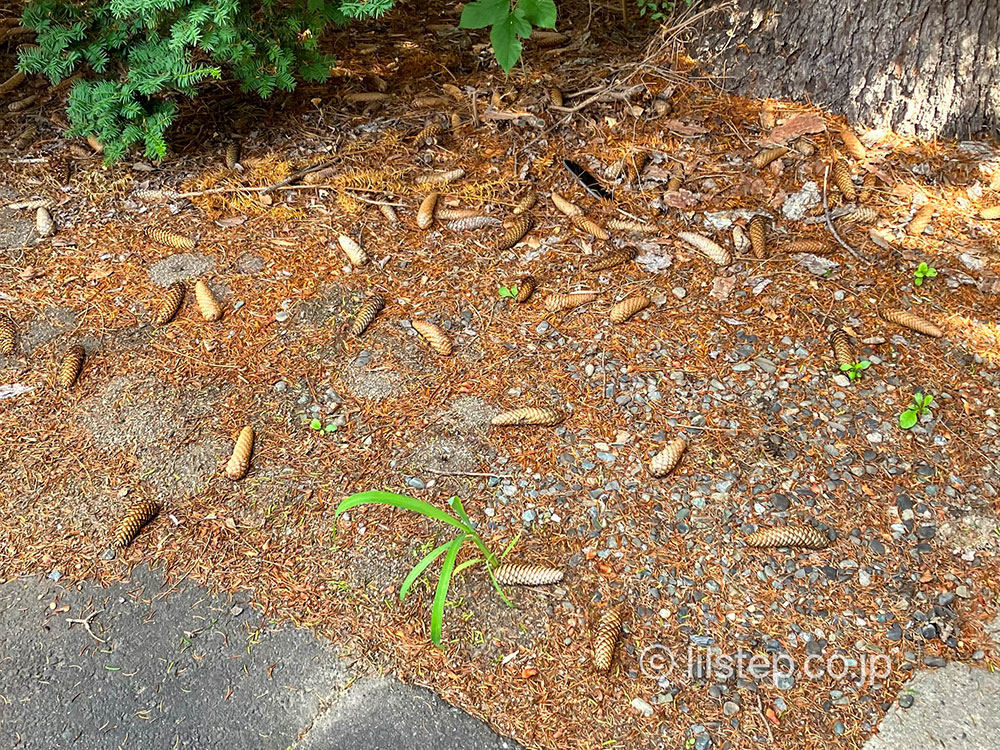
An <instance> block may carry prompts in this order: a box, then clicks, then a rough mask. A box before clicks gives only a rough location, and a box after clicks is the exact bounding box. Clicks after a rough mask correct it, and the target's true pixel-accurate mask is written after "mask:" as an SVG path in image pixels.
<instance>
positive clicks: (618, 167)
mask: <svg viewBox="0 0 1000 750" xmlns="http://www.w3.org/2000/svg"><path fill="white" fill-rule="evenodd" d="M624 171H625V160H624V159H619V160H618V161H616V162H612V163H611V164H609V165H608V166H607V168H605V170H604V179H606V180H617V179H618V178H619V177H621V176H622V172H624Z"/></svg>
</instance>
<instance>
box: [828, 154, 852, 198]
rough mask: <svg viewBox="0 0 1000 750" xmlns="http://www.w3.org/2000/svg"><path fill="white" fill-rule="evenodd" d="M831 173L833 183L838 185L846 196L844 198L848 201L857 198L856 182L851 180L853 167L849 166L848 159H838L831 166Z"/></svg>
mask: <svg viewBox="0 0 1000 750" xmlns="http://www.w3.org/2000/svg"><path fill="white" fill-rule="evenodd" d="M830 175H831V177H832V178H833V184H834V185H836V186H837V189H838V190H840V192H841V194H842V195H843V196H844V200H846V201H848V202H851V201H854V200H857V197H858V193H857V191H856V190H855V189H854V182H853V180H851V169H850V167H848V166H847V162H846V161H844V160H843V159H837V161H835V162H834V163H833V166H832V167H831V168H830Z"/></svg>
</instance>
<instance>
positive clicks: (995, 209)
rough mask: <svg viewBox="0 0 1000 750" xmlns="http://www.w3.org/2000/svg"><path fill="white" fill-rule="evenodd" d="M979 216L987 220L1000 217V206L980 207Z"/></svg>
mask: <svg viewBox="0 0 1000 750" xmlns="http://www.w3.org/2000/svg"><path fill="white" fill-rule="evenodd" d="M979 218H981V219H986V220H987V221H992V220H993V219H1000V206H987V207H986V208H982V209H980V210H979Z"/></svg>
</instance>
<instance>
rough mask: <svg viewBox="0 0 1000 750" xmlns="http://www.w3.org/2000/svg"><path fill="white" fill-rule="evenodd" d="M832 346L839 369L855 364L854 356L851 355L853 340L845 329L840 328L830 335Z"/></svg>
mask: <svg viewBox="0 0 1000 750" xmlns="http://www.w3.org/2000/svg"><path fill="white" fill-rule="evenodd" d="M830 345H831V346H832V347H833V354H834V356H835V357H836V358H837V367H843V366H844V365H853V364H854V355H853V354H851V340H850V339H849V338H848V337H847V333H846V332H845V331H844V330H843V329H841V328H838V329H837V330H836V331H834V332H833V333H832V334H831V335H830Z"/></svg>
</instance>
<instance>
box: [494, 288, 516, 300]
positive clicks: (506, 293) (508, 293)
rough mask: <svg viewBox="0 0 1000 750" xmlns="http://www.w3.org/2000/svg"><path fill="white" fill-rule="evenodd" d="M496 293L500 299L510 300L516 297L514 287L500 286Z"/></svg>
mask: <svg viewBox="0 0 1000 750" xmlns="http://www.w3.org/2000/svg"><path fill="white" fill-rule="evenodd" d="M497 292H499V294H500V296H501V297H509V298H510V299H515V298H516V297H517V287H516V286H501V287H497Z"/></svg>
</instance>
